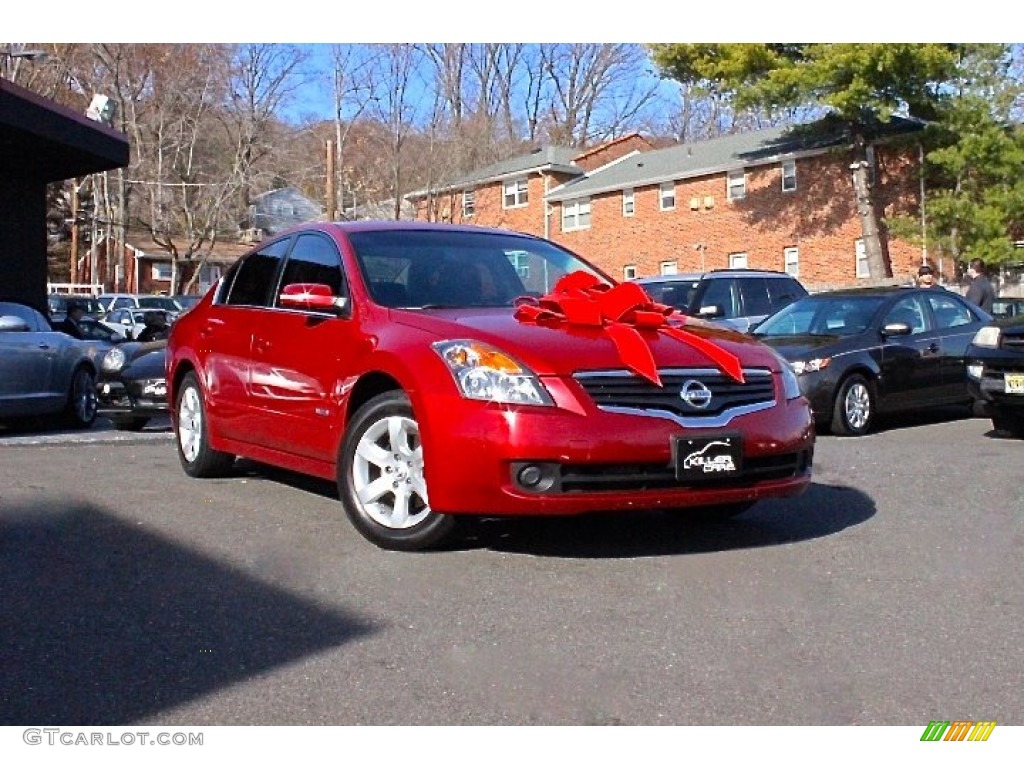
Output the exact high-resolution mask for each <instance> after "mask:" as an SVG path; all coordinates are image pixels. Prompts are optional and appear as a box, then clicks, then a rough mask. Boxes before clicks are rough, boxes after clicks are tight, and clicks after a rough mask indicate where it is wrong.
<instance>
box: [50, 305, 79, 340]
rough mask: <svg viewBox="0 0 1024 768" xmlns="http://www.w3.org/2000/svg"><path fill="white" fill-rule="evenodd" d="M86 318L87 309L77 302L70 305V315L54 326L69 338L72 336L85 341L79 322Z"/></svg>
mask: <svg viewBox="0 0 1024 768" xmlns="http://www.w3.org/2000/svg"><path fill="white" fill-rule="evenodd" d="M84 316H85V307H84V306H82V305H81V304H79V303H78V302H76V301H73V302H71V303H69V304H68V313H67V315H66V316H65V317H64V319H63V320H61V321H60V322H59V323H57V324H56V326H54V327H55V328H56V329H57V330H58V331H62V332H64V333H66V334H67V335H68V336H72V337H74V338H76V339H84V338H85V335H84V334H83V333H82V329H81V327H79V325H78V321H79V320H81V319H82V317H84Z"/></svg>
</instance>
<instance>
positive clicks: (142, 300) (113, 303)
mask: <svg viewBox="0 0 1024 768" xmlns="http://www.w3.org/2000/svg"><path fill="white" fill-rule="evenodd" d="M98 299H99V302H100V304H101V305H102V306H103V311H104V312H106V313H107V314H110V313H111V312H113V311H114V310H115V309H159V310H163V311H164V312H168V313H170V314H171V315H172V316H173V317H177V316H178V313H179V312H181V307H180V306H179V305H178V303H177V302H176V301H175V300H174V299H172V298H171V297H170V296H152V295H148V294H135V293H105V294H103V295H102V296H100V297H98Z"/></svg>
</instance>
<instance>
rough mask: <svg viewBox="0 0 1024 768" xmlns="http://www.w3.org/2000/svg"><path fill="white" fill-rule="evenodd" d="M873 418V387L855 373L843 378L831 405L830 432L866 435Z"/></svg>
mask: <svg viewBox="0 0 1024 768" xmlns="http://www.w3.org/2000/svg"><path fill="white" fill-rule="evenodd" d="M874 419H875V388H874V386H873V385H872V383H871V382H870V381H868V380H867V379H866V378H864V377H863V376H861V375H860V374H859V373H855V374H853V375H852V376H848V377H847V378H845V379H843V382H842V384H840V385H839V392H838V393H837V394H836V400H835V403H834V404H833V406H832V433H833V434H835V435H845V436H848V437H860V436H861V435H866V434H867V433H868V430H869V429H871V426H872V423H873V422H874Z"/></svg>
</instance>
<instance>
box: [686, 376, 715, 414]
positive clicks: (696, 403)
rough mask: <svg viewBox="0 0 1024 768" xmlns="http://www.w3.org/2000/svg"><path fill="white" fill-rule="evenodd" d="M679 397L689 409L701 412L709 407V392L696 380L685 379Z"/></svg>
mask: <svg viewBox="0 0 1024 768" xmlns="http://www.w3.org/2000/svg"><path fill="white" fill-rule="evenodd" d="M679 397H680V398H681V399H682V401H683V402H684V403H686V404H687V405H688V406H690V407H691V408H696V409H698V410H701V411H703V410H704V409H705V408H707V407H708V406H709V405H711V390H710V389H708V388H707V387H706V386H705V385H704V384H703V383H702V382H699V381H697V380H696V379H687V380H686V381H684V382H683V388H682V389H681V390H680V391H679Z"/></svg>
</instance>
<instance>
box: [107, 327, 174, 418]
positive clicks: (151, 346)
mask: <svg viewBox="0 0 1024 768" xmlns="http://www.w3.org/2000/svg"><path fill="white" fill-rule="evenodd" d="M166 352H167V342H166V341H153V342H135V341H128V342H124V343H123V344H118V345H117V346H116V347H114V348H113V349H111V350H110V351H108V352H107V353H106V354H105V355H104V356H103V358H102V360H100V366H99V368H100V372H99V377H98V378H97V380H96V398H97V401H98V412H99V414H100V415H102V416H106V417H107V418H109V419H110V420H111V421H112V422H113V424H114V428H115V429H120V430H131V431H138V430H140V429H142V428H143V427H145V426H146V424H148V423H149V421H150V419H152V418H153V417H154V416H160V415H163V414H166V413H167V412H168V405H167V380H166V378H165V377H166V374H165V371H164V367H165V361H166Z"/></svg>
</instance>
